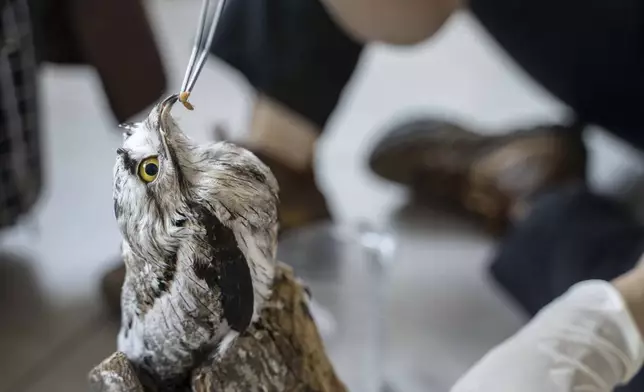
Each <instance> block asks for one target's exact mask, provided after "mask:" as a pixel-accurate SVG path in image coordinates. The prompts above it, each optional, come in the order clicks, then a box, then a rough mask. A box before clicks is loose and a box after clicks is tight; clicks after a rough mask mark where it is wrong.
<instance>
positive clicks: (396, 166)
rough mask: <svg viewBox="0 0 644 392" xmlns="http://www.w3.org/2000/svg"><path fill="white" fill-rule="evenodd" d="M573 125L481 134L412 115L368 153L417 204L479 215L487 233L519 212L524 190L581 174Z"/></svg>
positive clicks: (578, 131) (577, 130)
mask: <svg viewBox="0 0 644 392" xmlns="http://www.w3.org/2000/svg"><path fill="white" fill-rule="evenodd" d="M582 129H583V127H582V126H580V125H572V126H563V125H544V126H538V127H534V128H531V129H525V130H517V131H513V132H510V133H507V134H504V135H499V136H483V135H480V134H478V133H475V132H472V131H470V130H467V129H465V128H463V127H461V126H459V125H457V124H454V123H450V122H446V121H439V120H431V119H429V120H420V121H414V122H410V123H406V124H403V125H400V126H397V127H395V128H394V129H393V130H391V131H390V132H389V133H388V134H387V136H385V137H384V138H383V139H382V140H381V141H380V142H379V143H378V145H377V146H376V148H375V149H374V151H373V152H372V154H371V156H370V159H369V164H370V166H371V169H372V170H373V171H374V172H375V173H376V174H378V175H380V176H381V177H383V178H385V179H388V180H391V181H394V182H397V183H400V184H403V185H406V186H409V187H410V188H411V189H412V190H413V192H414V196H415V197H417V198H418V200H419V201H420V202H422V203H424V204H428V205H430V206H432V207H440V208H443V209H448V210H452V211H457V212H460V213H465V214H466V215H468V216H470V217H475V218H478V219H481V220H482V221H483V222H484V223H485V225H486V227H487V229H488V230H489V231H491V232H493V233H495V234H499V233H501V232H503V231H504V230H505V228H506V227H507V225H508V223H510V222H511V221H512V220H513V218H514V217H516V216H521V215H522V214H525V213H526V212H527V210H526V208H527V207H528V206H529V200H530V197H531V196H533V195H534V194H536V193H537V192H539V191H541V190H543V189H545V188H548V187H552V186H556V185H560V184H563V183H569V182H573V181H585V177H586V149H585V146H584V143H583V141H582V138H581V136H582Z"/></svg>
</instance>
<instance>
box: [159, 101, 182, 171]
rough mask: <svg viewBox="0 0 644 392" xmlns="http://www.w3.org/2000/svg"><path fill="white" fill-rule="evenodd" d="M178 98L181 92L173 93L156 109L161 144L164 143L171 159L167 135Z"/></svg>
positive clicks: (167, 154)
mask: <svg viewBox="0 0 644 392" xmlns="http://www.w3.org/2000/svg"><path fill="white" fill-rule="evenodd" d="M178 100H179V94H172V95H171V96H169V97H167V98H166V99H164V100H163V101H161V102H160V103H159V104H158V105H157V106H156V108H155V110H154V113H156V114H157V115H158V116H159V117H158V119H157V121H156V124H157V131H158V133H159V139H160V140H161V144H163V150H164V152H165V154H166V157H167V158H168V159H170V149H169V148H168V139H167V135H168V134H169V132H170V131H171V128H172V118H171V117H170V113H171V112H172V106H174V104H175V103H176V102H177V101H178Z"/></svg>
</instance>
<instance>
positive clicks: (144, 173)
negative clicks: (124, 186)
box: [139, 157, 159, 182]
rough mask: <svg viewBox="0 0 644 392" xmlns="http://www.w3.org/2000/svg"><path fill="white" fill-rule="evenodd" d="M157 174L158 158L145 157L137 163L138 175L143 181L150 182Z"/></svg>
mask: <svg viewBox="0 0 644 392" xmlns="http://www.w3.org/2000/svg"><path fill="white" fill-rule="evenodd" d="M158 174H159V158H157V157H149V158H145V159H144V160H142V161H141V163H140V164H139V177H140V178H141V180H143V182H152V181H154V180H156V178H157V175H158Z"/></svg>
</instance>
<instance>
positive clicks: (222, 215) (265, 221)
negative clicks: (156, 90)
mask: <svg viewBox="0 0 644 392" xmlns="http://www.w3.org/2000/svg"><path fill="white" fill-rule="evenodd" d="M176 101H177V96H176V95H173V96H171V97H169V98H167V99H165V100H164V101H163V102H161V103H159V104H158V105H157V106H156V107H155V108H154V109H153V110H152V112H151V113H150V115H149V116H148V118H147V119H146V120H145V121H142V122H140V123H135V124H131V125H128V126H126V132H125V134H124V142H123V146H122V147H121V148H119V149H118V150H117V158H116V165H115V167H114V213H115V215H116V219H117V222H118V226H119V229H120V230H121V233H122V235H123V237H124V239H125V240H126V241H127V243H128V244H129V246H130V247H131V248H132V250H133V251H135V252H136V253H139V255H140V256H142V257H144V258H148V257H150V256H151V257H153V258H159V257H161V258H162V257H165V256H167V255H168V254H172V253H173V251H176V249H177V247H178V246H179V243H180V242H181V241H182V240H183V239H185V238H186V237H187V236H189V235H191V234H192V233H194V232H195V231H199V230H203V222H202V221H200V219H202V215H203V212H204V211H206V212H207V213H209V214H211V215H214V216H215V217H217V219H218V220H219V221H222V222H223V221H230V220H234V219H240V220H243V221H246V222H249V223H250V226H251V227H252V226H259V227H260V228H261V227H262V226H266V227H268V226H269V225H275V224H276V221H277V200H278V199H277V192H278V187H277V181H276V180H275V177H274V176H273V174H272V173H271V172H270V170H269V169H268V167H266V166H265V165H264V164H263V163H262V162H261V161H260V160H259V159H258V158H257V157H255V155H253V154H252V153H250V152H249V151H247V150H245V149H243V148H240V147H237V146H235V145H233V144H230V143H210V144H207V145H200V144H197V143H195V142H193V141H192V140H190V139H189V138H188V137H187V136H186V135H185V134H184V133H183V132H182V131H181V129H180V128H179V126H178V125H177V124H176V122H175V121H174V120H173V118H172V117H171V115H170V110H171V108H172V105H173V104H174V103H175V102H176Z"/></svg>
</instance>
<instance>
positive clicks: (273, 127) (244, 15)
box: [211, 0, 458, 229]
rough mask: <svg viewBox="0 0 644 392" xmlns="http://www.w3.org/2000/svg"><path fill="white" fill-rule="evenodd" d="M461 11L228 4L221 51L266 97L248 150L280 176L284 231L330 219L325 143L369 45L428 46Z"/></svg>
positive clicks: (289, 1)
mask: <svg viewBox="0 0 644 392" xmlns="http://www.w3.org/2000/svg"><path fill="white" fill-rule="evenodd" d="M385 3H387V4H389V5H387V6H386V7H385V5H386V4H385ZM457 4H458V1H457V0H401V1H400V2H396V3H395V7H393V5H394V3H390V2H383V1H382V0H359V1H353V0H352V1H348V0H239V1H235V2H230V3H229V4H228V6H227V8H226V9H225V11H224V15H223V19H222V22H221V25H220V28H219V30H218V33H217V35H216V37H215V40H214V43H213V46H212V49H211V52H212V53H213V54H214V55H216V56H217V57H219V58H220V59H222V60H224V61H225V62H227V63H228V64H230V65H231V66H232V67H234V68H236V69H237V70H238V71H239V72H241V73H242V75H244V76H245V77H246V78H247V79H248V81H249V83H250V84H251V85H252V86H253V87H254V88H255V89H256V90H257V91H258V92H259V96H258V99H257V101H256V104H255V107H254V112H253V121H252V122H251V129H250V135H249V137H248V138H247V139H245V140H243V139H242V140H240V141H238V142H239V143H241V144H243V145H245V146H246V147H248V148H250V149H251V150H252V151H253V152H255V153H256V154H257V155H259V156H260V158H262V159H263V160H264V161H266V163H268V164H269V166H271V168H272V169H273V171H274V172H275V174H276V176H277V179H278V182H279V183H280V187H281V192H280V196H281V199H282V200H281V201H282V204H281V205H282V209H281V217H280V221H281V224H282V227H283V228H284V229H287V228H292V227H296V226H298V225H301V224H302V223H306V222H307V221H313V220H316V219H319V218H324V217H328V215H329V213H328V210H327V208H326V203H325V202H324V198H323V196H322V194H321V192H320V191H319V190H318V189H317V187H316V185H315V182H314V176H313V167H312V166H313V157H314V151H315V143H316V141H317V137H318V135H319V134H320V132H321V131H322V130H323V128H324V126H325V124H326V121H327V119H328V118H329V116H330V115H331V113H332V112H333V110H334V109H335V106H336V105H337V103H338V100H339V97H340V95H341V93H342V91H343V89H344V87H345V85H346V84H347V82H348V81H349V79H350V77H351V75H352V73H353V71H354V69H355V67H356V64H357V62H358V60H359V57H360V54H361V51H362V49H363V44H362V42H363V40H366V41H371V40H376V39H379V40H385V41H389V42H396V41H409V42H411V41H417V40H421V39H424V38H426V37H428V36H431V35H432V34H433V33H434V32H435V31H436V30H438V29H439V28H440V26H442V25H443V23H444V21H445V20H446V19H447V18H448V16H449V14H450V13H451V11H452V10H454V9H455V8H456V6H457ZM383 7H384V8H383ZM337 21H339V23H338V22H337ZM419 26H422V28H421V27H419ZM398 33H399V34H398ZM396 34H398V35H396ZM402 37H406V38H404V39H403V38H402Z"/></svg>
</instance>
